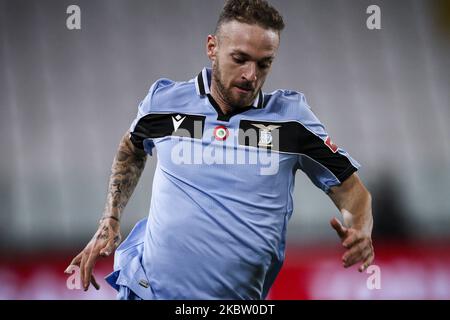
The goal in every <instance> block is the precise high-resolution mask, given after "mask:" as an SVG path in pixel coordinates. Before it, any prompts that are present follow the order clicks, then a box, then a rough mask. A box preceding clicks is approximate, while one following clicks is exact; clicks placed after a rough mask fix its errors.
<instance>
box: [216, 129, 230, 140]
mask: <svg viewBox="0 0 450 320" xmlns="http://www.w3.org/2000/svg"><path fill="white" fill-rule="evenodd" d="M229 134H230V133H229V132H228V129H227V128H226V127H224V126H217V127H216V128H215V129H214V137H215V138H216V140H219V141H225V140H226V139H227V138H228V135H229Z"/></svg>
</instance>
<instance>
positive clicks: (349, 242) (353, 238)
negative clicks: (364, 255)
mask: <svg viewBox="0 0 450 320" xmlns="http://www.w3.org/2000/svg"><path fill="white" fill-rule="evenodd" d="M361 240H362V239H361V237H359V236H358V234H357V233H355V232H350V235H349V236H348V237H347V238H346V239H345V240H344V241H343V242H342V245H343V246H344V247H346V248H351V247H353V246H354V245H355V244H357V243H358V242H359V241H361Z"/></svg>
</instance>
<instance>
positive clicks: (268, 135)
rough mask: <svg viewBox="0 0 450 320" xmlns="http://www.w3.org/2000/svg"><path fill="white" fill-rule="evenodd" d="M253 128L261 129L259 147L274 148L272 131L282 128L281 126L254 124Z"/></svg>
mask: <svg viewBox="0 0 450 320" xmlns="http://www.w3.org/2000/svg"><path fill="white" fill-rule="evenodd" d="M252 126H254V127H256V128H258V129H259V142H258V146H259V147H266V148H267V147H272V142H273V136H272V131H273V130H275V129H278V128H280V127H281V126H274V125H269V126H265V125H262V124H253V123H252Z"/></svg>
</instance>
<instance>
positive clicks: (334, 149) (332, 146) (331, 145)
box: [325, 137, 338, 153]
mask: <svg viewBox="0 0 450 320" xmlns="http://www.w3.org/2000/svg"><path fill="white" fill-rule="evenodd" d="M325 145H326V146H327V147H328V148H330V150H331V151H332V152H333V153H336V152H337V151H338V146H337V145H335V144H334V143H333V141H332V140H331V138H330V137H327V138H326V140H325Z"/></svg>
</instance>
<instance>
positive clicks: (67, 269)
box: [64, 252, 83, 273]
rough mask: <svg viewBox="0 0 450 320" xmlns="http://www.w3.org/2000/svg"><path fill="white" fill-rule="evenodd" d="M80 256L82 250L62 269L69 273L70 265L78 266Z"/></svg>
mask: <svg viewBox="0 0 450 320" xmlns="http://www.w3.org/2000/svg"><path fill="white" fill-rule="evenodd" d="M82 256H83V252H81V253H79V254H78V255H77V256H76V257H75V258H73V259H72V261H71V262H70V264H69V266H68V267H67V268H66V270H64V273H71V266H79V265H80V262H81V257H82Z"/></svg>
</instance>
